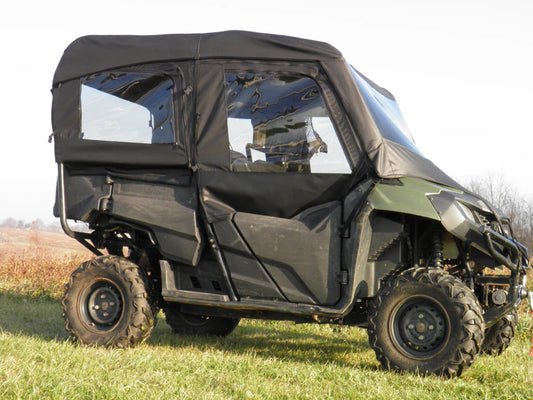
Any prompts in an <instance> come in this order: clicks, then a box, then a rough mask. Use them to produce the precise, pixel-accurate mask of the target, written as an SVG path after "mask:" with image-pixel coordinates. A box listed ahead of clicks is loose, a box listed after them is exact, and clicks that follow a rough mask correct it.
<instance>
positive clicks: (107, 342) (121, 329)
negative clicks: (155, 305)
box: [62, 255, 154, 347]
mask: <svg viewBox="0 0 533 400" xmlns="http://www.w3.org/2000/svg"><path fill="white" fill-rule="evenodd" d="M146 286H147V284H146V279H145V277H144V274H143V272H142V271H141V269H140V268H139V267H138V266H137V265H136V264H134V263H132V262H131V261H128V260H126V259H124V258H122V257H118V256H113V255H111V256H101V257H97V258H95V259H92V260H90V261H87V262H85V263H83V264H81V266H80V267H79V268H78V269H77V270H76V271H74V272H73V273H72V275H71V276H70V280H69V282H68V284H67V286H66V288H65V295H64V296H63V299H62V304H63V316H64V318H65V323H66V329H67V332H69V333H70V335H71V336H72V337H73V338H74V339H75V340H77V341H78V342H80V343H82V344H84V345H93V346H116V347H131V346H134V345H136V344H138V343H141V342H143V341H144V340H146V339H147V338H148V336H150V333H151V332H152V330H153V327H154V316H153V314H152V308H151V305H150V302H149V301H148V294H147V291H146Z"/></svg>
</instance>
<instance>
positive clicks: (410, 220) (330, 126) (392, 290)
mask: <svg viewBox="0 0 533 400" xmlns="http://www.w3.org/2000/svg"><path fill="white" fill-rule="evenodd" d="M52 93H53V106H52V120H53V121H52V122H53V132H54V133H53V137H54V139H55V140H54V147H55V156H56V161H57V164H58V185H57V199H56V204H55V206H54V213H55V215H56V216H57V217H59V218H60V220H61V224H62V226H63V229H64V231H65V232H66V233H67V234H68V235H70V236H72V237H73V238H75V239H77V240H78V241H79V242H80V243H82V244H83V245H84V246H86V247H87V248H88V249H90V250H91V251H92V252H93V253H94V254H95V255H96V257H95V258H94V259H92V260H89V261H87V262H85V263H83V264H82V265H81V266H80V267H79V269H77V270H76V271H75V272H74V273H73V274H72V276H71V277H70V280H69V283H68V284H67V286H66V291H65V295H64V298H63V300H62V304H63V309H64V317H65V320H66V329H67V331H68V332H69V333H70V334H71V335H72V336H73V337H74V338H76V339H77V340H78V341H79V342H81V343H82V344H86V345H103V346H119V347H128V346H132V345H135V344H138V343H140V342H142V341H143V340H145V339H146V338H147V337H148V336H149V335H150V333H151V331H152V329H153V326H154V323H155V320H156V314H157V313H158V312H159V310H160V309H162V310H163V312H164V314H165V318H166V321H167V323H168V324H169V325H170V326H171V327H172V329H173V330H174V331H175V332H177V333H181V334H192V335H220V336H224V335H228V334H229V333H231V332H232V331H233V330H234V329H235V327H236V326H237V324H238V323H239V319H240V318H264V319H271V320H292V321H296V322H309V323H329V324H344V325H351V326H359V327H363V328H367V329H368V336H369V341H370V345H371V347H372V348H373V349H374V350H375V352H376V355H377V358H378V360H379V361H380V362H381V364H382V365H383V367H384V368H387V369H394V370H402V371H418V372H419V373H422V374H436V375H445V376H457V375H459V374H461V373H462V371H464V369H465V368H467V367H468V366H469V365H471V364H472V362H474V360H476V358H477V356H478V354H479V353H481V352H486V353H490V354H499V353H501V352H502V351H503V350H504V349H505V348H506V347H507V346H508V344H509V342H510V341H511V339H512V337H513V335H514V331H515V328H516V323H517V321H516V318H517V315H516V307H517V304H518V303H519V302H520V300H521V299H523V298H525V297H526V296H527V295H528V292H527V290H526V288H525V279H526V278H525V277H526V268H527V260H528V256H527V251H526V249H525V248H524V246H522V245H521V244H519V243H518V242H517V241H516V240H515V239H514V238H513V235H512V231H511V228H510V226H509V222H508V221H507V220H505V219H502V218H501V217H500V216H499V215H498V214H497V213H496V212H495V211H494V209H493V208H492V207H491V205H490V204H489V203H487V202H486V201H485V200H483V199H481V198H480V197H478V196H476V195H475V194H473V193H470V192H469V191H468V190H466V189H465V188H463V187H462V186H461V185H460V184H458V183H457V182H455V181H454V180H453V179H452V178H450V177H449V176H448V175H446V174H445V173H444V172H442V171H441V170H440V169H439V168H438V167H437V166H435V165H434V164H433V163H432V162H431V161H430V160H428V159H427V158H425V157H424V155H423V154H422V153H421V152H420V151H419V149H418V148H417V147H416V145H415V143H414V142H413V140H412V138H411V135H410V133H409V131H408V129H407V127H406V125H405V123H404V120H403V118H402V116H401V113H400V111H399V108H398V105H397V103H396V101H395V99H394V97H393V96H392V95H391V93H389V92H388V91H387V90H385V89H383V88H381V87H379V86H378V85H376V84H375V83H373V82H372V81H370V80H369V79H368V78H366V77H365V76H364V75H363V74H362V73H360V72H359V71H357V70H356V69H354V68H353V67H352V66H351V65H350V64H348V63H347V62H346V61H345V60H344V58H343V56H342V55H341V53H339V51H337V50H336V49H335V48H333V47H332V46H330V45H328V44H326V43H321V42H316V41H311V40H304V39H299V38H293V37H286V36H278V35H269V34H261V33H253V32H240V31H229V32H220V33H209V34H187V35H178V34H176V35H160V36H85V37H81V38H79V39H77V40H75V41H74V42H73V43H72V44H71V45H70V46H69V47H68V48H67V49H66V50H65V52H64V55H63V57H62V59H61V61H60V63H59V65H58V67H57V70H56V72H55V76H54V80H53V89H52ZM68 220H78V221H84V222H86V223H87V224H88V227H89V228H90V229H89V232H79V231H73V229H72V228H71V227H70V226H69V223H68Z"/></svg>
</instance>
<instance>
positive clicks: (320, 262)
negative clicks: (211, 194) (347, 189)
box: [230, 201, 342, 305]
mask: <svg viewBox="0 0 533 400" xmlns="http://www.w3.org/2000/svg"><path fill="white" fill-rule="evenodd" d="M341 210H342V209H341V202H340V201H334V202H330V203H326V204H323V205H321V206H316V207H312V208H310V209H308V210H306V211H304V212H302V213H300V214H298V215H296V216H295V217H294V218H291V219H283V218H275V217H269V216H258V215H255V214H248V213H237V214H236V215H235V217H234V222H235V225H236V226H237V228H238V229H239V231H240V232H241V233H242V235H243V237H244V238H245V239H246V241H247V243H248V244H249V246H250V248H251V249H252V251H253V252H254V254H255V255H256V256H257V258H258V259H259V261H260V262H261V263H262V264H263V265H264V267H265V269H266V270H267V271H268V273H269V275H270V276H272V278H273V279H274V281H275V282H276V283H277V284H278V286H279V287H280V289H281V291H282V292H283V294H284V295H285V296H286V298H287V299H288V300H289V301H291V302H295V303H304V304H321V305H332V304H334V303H335V302H336V301H338V299H339V297H340V286H339V273H340V262H341V238H340V235H339V233H338V228H339V226H340V225H341ZM230 269H231V266H230Z"/></svg>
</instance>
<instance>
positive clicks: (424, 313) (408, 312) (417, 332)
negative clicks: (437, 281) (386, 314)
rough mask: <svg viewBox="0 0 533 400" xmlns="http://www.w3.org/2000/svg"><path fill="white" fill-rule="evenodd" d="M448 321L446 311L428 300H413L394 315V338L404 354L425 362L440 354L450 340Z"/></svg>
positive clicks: (399, 308)
mask: <svg viewBox="0 0 533 400" xmlns="http://www.w3.org/2000/svg"><path fill="white" fill-rule="evenodd" d="M448 326H449V324H448V319H447V315H446V313H445V311H444V310H443V308H442V307H441V306H440V305H439V304H438V303H436V302H434V301H433V300H431V299H429V298H419V297H417V298H411V299H408V300H407V301H405V302H404V303H403V304H401V305H400V306H399V307H397V308H396V311H395V313H394V314H393V315H392V332H391V333H392V337H393V341H394V344H395V345H396V347H397V348H398V349H399V350H400V351H401V352H402V353H404V354H406V355H408V356H410V357H414V358H417V359H425V358H428V357H431V356H433V355H435V354H437V353H438V352H439V351H440V350H441V349H442V348H443V347H444V345H445V343H446V341H447V338H448V333H449V329H448Z"/></svg>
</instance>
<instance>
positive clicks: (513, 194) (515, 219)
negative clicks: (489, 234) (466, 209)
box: [465, 174, 533, 252]
mask: <svg viewBox="0 0 533 400" xmlns="http://www.w3.org/2000/svg"><path fill="white" fill-rule="evenodd" d="M465 186H466V188H467V189H469V190H470V191H472V192H473V193H476V194H479V195H481V196H482V197H483V198H485V199H486V200H487V201H488V202H489V203H490V204H491V205H492V206H493V207H494V208H495V209H496V211H498V212H499V214H500V215H501V216H502V217H507V218H509V219H510V221H511V225H512V229H513V233H514V236H515V238H516V239H517V240H518V241H519V242H520V243H522V244H523V245H524V246H526V247H527V248H528V249H529V251H530V252H531V251H532V249H533V199H532V198H531V197H528V196H525V195H523V194H521V193H520V192H519V190H518V189H517V188H515V187H513V186H512V185H511V184H510V183H509V182H508V181H507V180H506V179H505V178H504V177H503V176H502V175H498V174H491V175H485V176H483V177H477V178H472V179H470V181H469V182H468V183H467V184H466V185H465Z"/></svg>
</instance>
